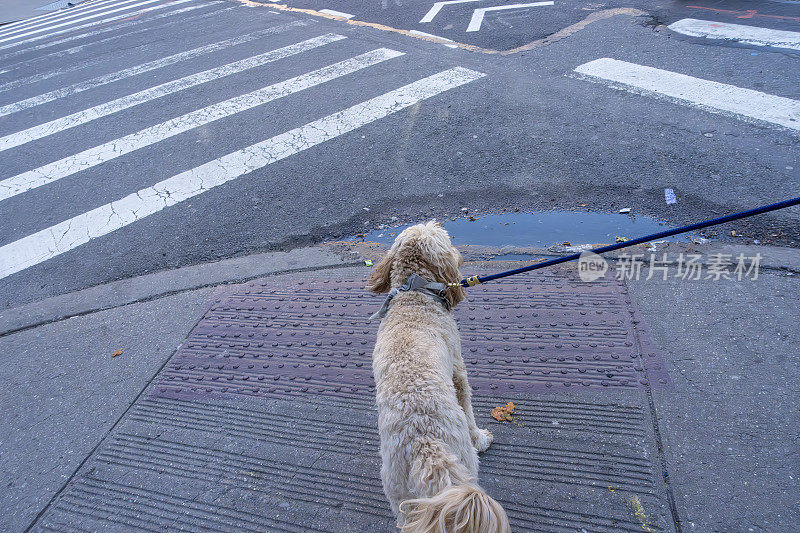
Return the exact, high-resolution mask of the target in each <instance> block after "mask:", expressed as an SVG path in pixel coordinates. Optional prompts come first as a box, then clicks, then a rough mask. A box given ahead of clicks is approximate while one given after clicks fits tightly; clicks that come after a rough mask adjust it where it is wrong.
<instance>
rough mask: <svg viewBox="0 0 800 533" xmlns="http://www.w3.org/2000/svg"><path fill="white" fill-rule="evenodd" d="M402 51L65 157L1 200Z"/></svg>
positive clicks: (9, 182)
mask: <svg viewBox="0 0 800 533" xmlns="http://www.w3.org/2000/svg"><path fill="white" fill-rule="evenodd" d="M402 55H404V54H403V53H402V52H397V51H395V50H389V49H388V48H379V49H378V50H373V51H372V52H367V53H366V54H361V55H359V56H356V57H354V58H351V59H347V60H345V61H340V62H338V63H335V64H333V65H329V66H327V67H323V68H321V69H318V70H314V71H312V72H308V73H306V74H302V75H300V76H297V77H295V78H292V79H289V80H286V81H282V82H280V83H276V84H274V85H270V86H269V87H264V88H263V89H259V90H257V91H253V92H251V93H248V94H244V95H241V96H236V97H234V98H231V99H229V100H225V101H224V102H219V103H217V104H213V105H210V106H208V107H205V108H203V109H198V110H197V111H192V112H191V113H187V114H185V115H183V116H180V117H177V118H174V119H172V120H168V121H166V122H162V123H161V124H156V125H155V126H151V127H149V128H146V129H144V130H141V131H138V132H136V133H132V134H130V135H126V136H125V137H122V138H120V139H114V140H113V141H109V142H107V143H105V144H102V145H100V146H96V147H94V148H90V149H88V150H84V151H83V152H81V153H79V154H76V155H73V156H69V157H65V158H64V159H61V160H59V161H55V162H54V163H50V164H47V165H44V166H43V167H39V168H37V169H34V170H31V171H29V172H24V173H22V174H19V175H17V176H14V177H12V178H8V179H5V180H3V181H0V200H5V199H7V198H11V197H12V196H16V195H18V194H22V193H24V192H26V191H29V190H31V189H34V188H36V187H41V186H42V185H46V184H48V183H52V182H54V181H56V180H59V179H61V178H65V177H67V176H71V175H72V174H75V173H77V172H81V171H83V170H86V169H89V168H92V167H94V166H96V165H101V164H103V163H105V162H107V161H111V160H112V159H115V158H117V157H121V156H123V155H125V154H128V153H130V152H133V151H135V150H138V149H140V148H143V147H145V146H150V145H152V144H155V143H157V142H160V141H163V140H165V139H169V138H170V137H174V136H175V135H178V134H180V133H183V132H185V131H189V130H191V129H194V128H197V127H200V126H205V125H206V124H210V123H211V122H214V121H216V120H220V119H223V118H225V117H229V116H231V115H235V114H236V113H241V112H242V111H246V110H248V109H252V108H254V107H257V106H260V105H263V104H265V103H267V102H271V101H273V100H277V99H278V98H283V97H284V96H288V95H290V94H294V93H296V92H299V91H302V90H305V89H308V88H311V87H315V86H317V85H320V84H322V83H325V82H327V81H330V80H333V79H336V78H340V77H342V76H345V75H347V74H351V73H353V72H357V71H359V70H361V69H364V68H367V67H371V66H372V65H377V64H378V63H381V62H383V61H387V60H389V59H393V58H395V57H400V56H402Z"/></svg>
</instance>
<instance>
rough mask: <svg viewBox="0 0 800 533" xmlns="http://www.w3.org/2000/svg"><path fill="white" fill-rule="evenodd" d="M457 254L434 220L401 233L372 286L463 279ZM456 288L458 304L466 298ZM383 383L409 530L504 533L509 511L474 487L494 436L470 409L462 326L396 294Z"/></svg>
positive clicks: (410, 294)
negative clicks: (414, 276) (417, 277)
mask: <svg viewBox="0 0 800 533" xmlns="http://www.w3.org/2000/svg"><path fill="white" fill-rule="evenodd" d="M461 263H462V259H461V254H460V253H459V252H458V250H457V249H456V248H455V247H454V246H453V245H452V244H451V243H450V236H449V235H448V234H447V231H445V229H444V228H443V227H442V226H441V225H440V224H438V223H437V222H435V221H431V222H428V223H427V224H418V225H416V226H412V227H410V228H407V229H406V230H404V231H403V232H402V233H400V235H399V236H398V237H397V239H396V240H395V242H394V244H393V245H392V247H391V248H390V249H389V251H388V253H387V254H386V256H385V257H384V258H383V259H382V260H381V262H380V263H379V264H378V265H377V266H376V267H375V270H374V271H373V273H372V276H371V277H370V279H369V282H368V285H367V289H368V290H371V291H373V292H376V293H382V292H387V291H389V290H390V289H391V288H396V287H400V286H401V285H402V284H403V283H404V282H405V280H406V279H407V278H408V276H410V275H411V274H418V275H420V276H422V277H424V278H426V279H428V280H429V281H436V282H440V283H450V282H457V281H459V280H460V279H461V274H460V272H459V266H460V265H461ZM465 296H466V292H465V291H464V289H463V288H461V287H450V288H449V289H448V290H447V299H448V301H449V303H450V304H451V307H454V306H455V305H456V304H458V302H460V301H461V300H463V299H464V297H465ZM372 366H373V372H374V375H375V382H376V384H377V390H376V402H377V405H378V431H379V433H380V437H381V458H382V461H383V465H382V467H381V478H382V480H383V489H384V492H385V493H386V497H387V498H388V499H389V503H390V505H391V507H392V511H394V513H395V515H396V516H397V525H398V527H401V528H402V530H403V533H411V532H414V533H423V532H426V533H428V532H429V533H434V532H436V533H445V532H446V533H507V532H509V531H510V527H509V524H508V518H507V516H506V513H505V511H504V510H503V508H502V507H501V506H500V504H498V503H497V502H496V501H494V500H493V499H492V498H490V497H489V496H488V495H487V494H486V493H485V492H483V490H481V489H480V487H478V485H477V481H478V452H482V451H484V450H486V449H487V448H488V447H489V445H490V444H491V443H492V439H493V437H492V434H491V433H490V432H489V431H488V430H485V429H478V427H477V426H476V425H475V416H474V414H473V412H472V403H471V399H470V398H471V391H470V387H469V383H468V381H467V371H466V367H465V366H464V361H463V359H462V358H461V339H460V337H459V334H458V327H457V326H456V322H455V320H453V318H452V316H451V315H450V313H449V311H448V310H446V309H445V308H444V306H443V305H442V304H441V302H438V301H436V300H434V299H433V298H431V297H430V296H429V295H426V294H423V293H420V292H414V291H407V292H400V293H398V294H397V296H395V297H394V300H393V301H392V305H391V307H390V308H389V312H388V313H387V315H386V317H385V318H384V319H383V321H382V322H381V325H380V328H379V329H378V339H377V342H376V344H375V352H374V354H373V360H372Z"/></svg>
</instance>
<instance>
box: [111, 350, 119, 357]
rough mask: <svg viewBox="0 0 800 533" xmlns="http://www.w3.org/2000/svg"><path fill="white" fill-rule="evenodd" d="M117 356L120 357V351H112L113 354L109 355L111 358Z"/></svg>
mask: <svg viewBox="0 0 800 533" xmlns="http://www.w3.org/2000/svg"><path fill="white" fill-rule="evenodd" d="M118 355H122V350H114V353H112V354H111V357H116V356H118Z"/></svg>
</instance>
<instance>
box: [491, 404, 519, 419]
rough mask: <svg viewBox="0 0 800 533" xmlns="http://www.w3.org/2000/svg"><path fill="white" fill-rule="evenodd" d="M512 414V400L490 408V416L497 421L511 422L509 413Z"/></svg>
mask: <svg viewBox="0 0 800 533" xmlns="http://www.w3.org/2000/svg"><path fill="white" fill-rule="evenodd" d="M513 414H514V402H508V403H507V404H505V405H500V406H497V407H495V408H494V409H492V418H494V419H495V420H497V421H498V422H513V419H512V418H511V415H513Z"/></svg>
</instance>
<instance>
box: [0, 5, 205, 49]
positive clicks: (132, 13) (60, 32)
mask: <svg viewBox="0 0 800 533" xmlns="http://www.w3.org/2000/svg"><path fill="white" fill-rule="evenodd" d="M194 1H195V0H174V1H168V2H166V3H163V4H159V5H157V6H153V7H148V8H146V9H140V10H138V11H132V12H130V13H123V14H122V15H117V16H115V17H109V18H107V19H102V20H98V21H95V22H88V23H86V24H81V25H80V26H75V27H74V28H67V29H64V30H58V31H55V32H53V33H48V34H45V35H38V36H36V37H31V38H30V39H25V40H24V41H17V42H14V43H9V44H4V45H3V46H0V50H6V49H8V48H14V47H17V46H20V45H23V44H28V43H33V42H36V41H41V40H42V39H47V38H49V37H54V36H56V35H61V34H62V33H68V32H71V31H76V30H82V29H85V28H91V27H93V26H99V25H100V24H107V23H109V22H116V21H117V20H122V19H126V18H130V17H133V16H137V15H142V14H144V13H149V12H151V11H156V10H158V9H164V8H167V7H174V6H177V5H180V4H185V3H186V2H194Z"/></svg>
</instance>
